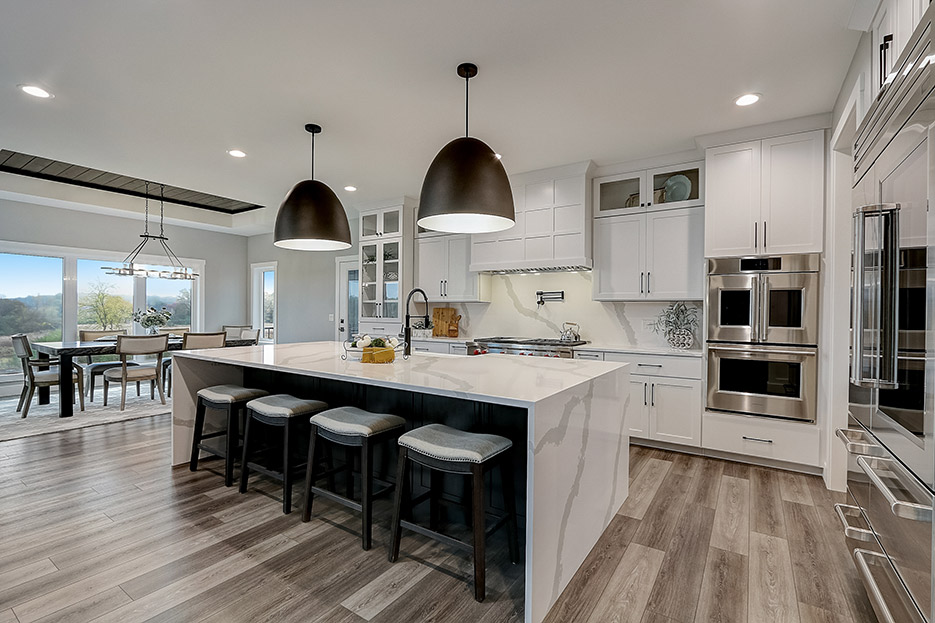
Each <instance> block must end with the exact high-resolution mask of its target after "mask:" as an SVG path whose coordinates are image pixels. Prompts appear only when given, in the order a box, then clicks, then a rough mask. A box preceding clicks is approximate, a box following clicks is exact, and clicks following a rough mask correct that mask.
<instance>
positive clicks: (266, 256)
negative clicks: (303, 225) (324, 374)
mask: <svg viewBox="0 0 935 623" xmlns="http://www.w3.org/2000/svg"><path fill="white" fill-rule="evenodd" d="M348 220H349V221H350V225H351V240H353V241H354V246H352V247H351V248H350V249H345V250H343V251H336V252H333V253H326V252H323V251H290V250H287V249H280V248H279V247H276V246H274V245H273V234H261V235H258V236H250V238H248V240H247V264H248V266H247V271H248V272H249V264H254V263H257V262H273V261H275V262H277V265H276V282H277V286H278V289H279V292H277V293H276V303H277V305H278V306H279V308H278V309H277V312H276V323H277V324H278V325H279V329H278V331H277V334H278V335H277V337H276V341H277V342H279V343H281V344H284V343H287V342H310V341H316V340H333V339H334V322H333V321H330V320H328V314H333V313H334V287H335V283H334V271H335V261H334V260H335V258H336V257H341V256H344V255H354V256H356V255H357V229H358V219H357V218H356V217H355V216H351V217H349V219H348Z"/></svg>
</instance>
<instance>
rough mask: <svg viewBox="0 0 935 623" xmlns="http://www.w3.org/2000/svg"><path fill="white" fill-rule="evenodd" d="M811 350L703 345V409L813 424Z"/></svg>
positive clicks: (814, 353)
mask: <svg viewBox="0 0 935 623" xmlns="http://www.w3.org/2000/svg"><path fill="white" fill-rule="evenodd" d="M817 355H818V351H817V349H815V348H797V347H789V346H787V347H778V346H766V345H738V344H730V345H726V344H713V343H709V344H708V395H707V408H708V409H711V410H715V411H729V412H734V413H746V414H750V415H764V416H772V417H781V418H790V419H795V420H806V421H814V420H815V403H816V398H817V385H818V373H817V369H818V356H817Z"/></svg>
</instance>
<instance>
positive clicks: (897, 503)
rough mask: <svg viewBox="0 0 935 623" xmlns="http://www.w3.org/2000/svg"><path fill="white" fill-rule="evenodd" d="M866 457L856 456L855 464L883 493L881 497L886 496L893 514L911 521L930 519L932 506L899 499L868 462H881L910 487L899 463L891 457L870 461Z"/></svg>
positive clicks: (928, 520) (901, 482)
mask: <svg viewBox="0 0 935 623" xmlns="http://www.w3.org/2000/svg"><path fill="white" fill-rule="evenodd" d="M867 459H868V457H865V456H859V457H857V464H858V465H859V466H860V469H862V470H864V473H865V474H867V477H869V478H870V482H872V483H873V486H875V487H876V488H877V490H878V491H879V492H880V493H881V494H883V497H884V498H886V501H887V503H888V504H889V505H890V510H891V511H893V514H894V515H896V516H897V517H902V518H903V519H911V520H913V521H925V522H931V521H932V507H931V506H926V505H925V504H919V503H917V502H909V501H907V500H900V499H899V498H897V497H896V495H895V494H894V493H893V490H892V489H890V488H889V487H888V486H887V485H886V483H885V482H883V479H882V478H881V477H880V474H878V473H877V471H876V469H875V468H874V465H871V464H870V461H873V462H874V464H876V463H883V464H884V465H885V467H886V469H887V470H888V471H889V472H890V473H891V474H893V476H895V477H896V479H897V480H898V481H899V482H900V484H902V485H903V486H906V487H911V486H912V485H911V484H910V482H909V481H908V478H911V476H907V475H905V474H903V473H901V472H902V468H901V467H899V464H898V463H897V462H896V461H895V460H893V459H881V458H871V459H870V461H868V460H867Z"/></svg>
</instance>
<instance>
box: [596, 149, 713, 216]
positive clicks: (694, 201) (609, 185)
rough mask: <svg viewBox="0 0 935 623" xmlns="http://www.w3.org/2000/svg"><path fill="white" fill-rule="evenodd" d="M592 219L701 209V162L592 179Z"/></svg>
mask: <svg viewBox="0 0 935 623" xmlns="http://www.w3.org/2000/svg"><path fill="white" fill-rule="evenodd" d="M594 197H595V198H596V201H597V203H596V205H595V209H594V216H595V217H602V216H614V215H620V214H629V213H633V212H642V211H645V210H651V209H656V210H663V209H676V208H690V207H694V206H700V205H704V162H703V161H699V162H690V163H685V164H678V165H672V166H668V167H659V168H656V169H648V170H645V171H634V172H632V173H622V174H619V175H610V176H607V177H600V178H595V179H594Z"/></svg>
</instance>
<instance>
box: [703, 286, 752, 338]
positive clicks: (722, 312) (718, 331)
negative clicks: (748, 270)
mask: <svg viewBox="0 0 935 623" xmlns="http://www.w3.org/2000/svg"><path fill="white" fill-rule="evenodd" d="M758 295H759V276H758V275H711V276H710V277H708V310H707V314H706V315H707V317H708V340H709V341H718V342H756V341H757V340H758V337H759V336H758V335H757V326H758V324H759V322H758V314H757V309H758V308H759V301H758V300H757V296H758Z"/></svg>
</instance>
